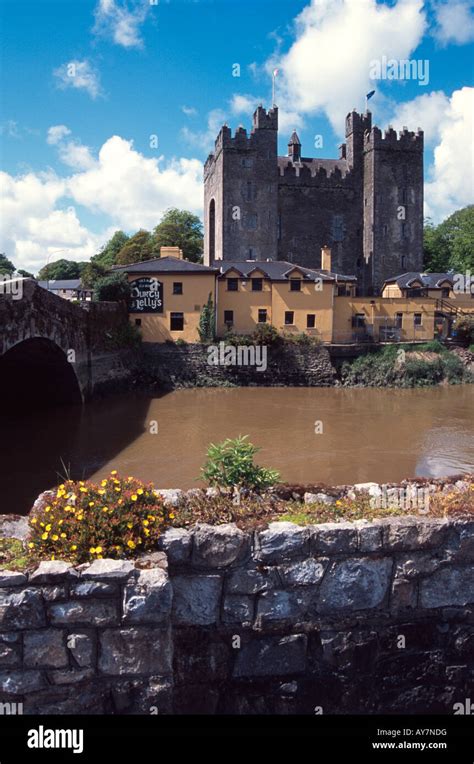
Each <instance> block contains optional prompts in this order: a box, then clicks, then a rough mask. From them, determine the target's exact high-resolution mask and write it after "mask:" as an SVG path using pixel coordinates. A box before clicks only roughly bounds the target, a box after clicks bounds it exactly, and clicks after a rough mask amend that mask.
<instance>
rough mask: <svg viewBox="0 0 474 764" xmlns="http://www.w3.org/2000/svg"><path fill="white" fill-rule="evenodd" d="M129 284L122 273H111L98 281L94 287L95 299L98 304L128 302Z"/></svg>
mask: <svg viewBox="0 0 474 764" xmlns="http://www.w3.org/2000/svg"><path fill="white" fill-rule="evenodd" d="M129 298H130V284H129V283H128V279H127V277H126V275H125V274H124V273H112V274H111V275H110V276H104V277H103V278H101V279H99V281H97V283H96V285H95V299H96V300H97V301H98V302H121V301H122V300H125V301H127V302H128V300H129Z"/></svg>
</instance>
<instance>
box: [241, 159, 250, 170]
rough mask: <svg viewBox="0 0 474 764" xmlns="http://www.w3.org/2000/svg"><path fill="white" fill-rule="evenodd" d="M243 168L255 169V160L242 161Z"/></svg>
mask: <svg viewBox="0 0 474 764" xmlns="http://www.w3.org/2000/svg"><path fill="white" fill-rule="evenodd" d="M242 167H247V168H250V167H253V159H242Z"/></svg>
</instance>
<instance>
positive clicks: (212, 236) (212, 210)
mask: <svg viewBox="0 0 474 764" xmlns="http://www.w3.org/2000/svg"><path fill="white" fill-rule="evenodd" d="M215 256H216V203H215V201H214V199H211V203H210V204H209V258H210V260H211V262H212V261H213V260H214V258H215Z"/></svg>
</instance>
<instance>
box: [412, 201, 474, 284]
mask: <svg viewBox="0 0 474 764" xmlns="http://www.w3.org/2000/svg"><path fill="white" fill-rule="evenodd" d="M423 251H424V256H423V260H424V267H425V269H426V270H427V271H431V272H433V273H444V272H446V271H449V270H454V271H456V272H458V273H465V272H466V271H467V270H469V271H473V270H474V205H472V204H471V205H469V206H468V207H464V208H463V209H461V210H457V212H454V213H453V214H452V215H450V216H449V217H448V218H446V220H443V222H442V223H440V224H439V225H437V226H435V225H434V224H433V223H432V221H431V220H427V221H426V222H425V229H424V240H423Z"/></svg>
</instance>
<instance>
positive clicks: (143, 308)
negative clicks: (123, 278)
mask: <svg viewBox="0 0 474 764" xmlns="http://www.w3.org/2000/svg"><path fill="white" fill-rule="evenodd" d="M129 311H130V313H163V284H162V283H161V281H158V279H152V278H149V277H147V278H141V279H135V281H132V282H131V283H130V303H129Z"/></svg>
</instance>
